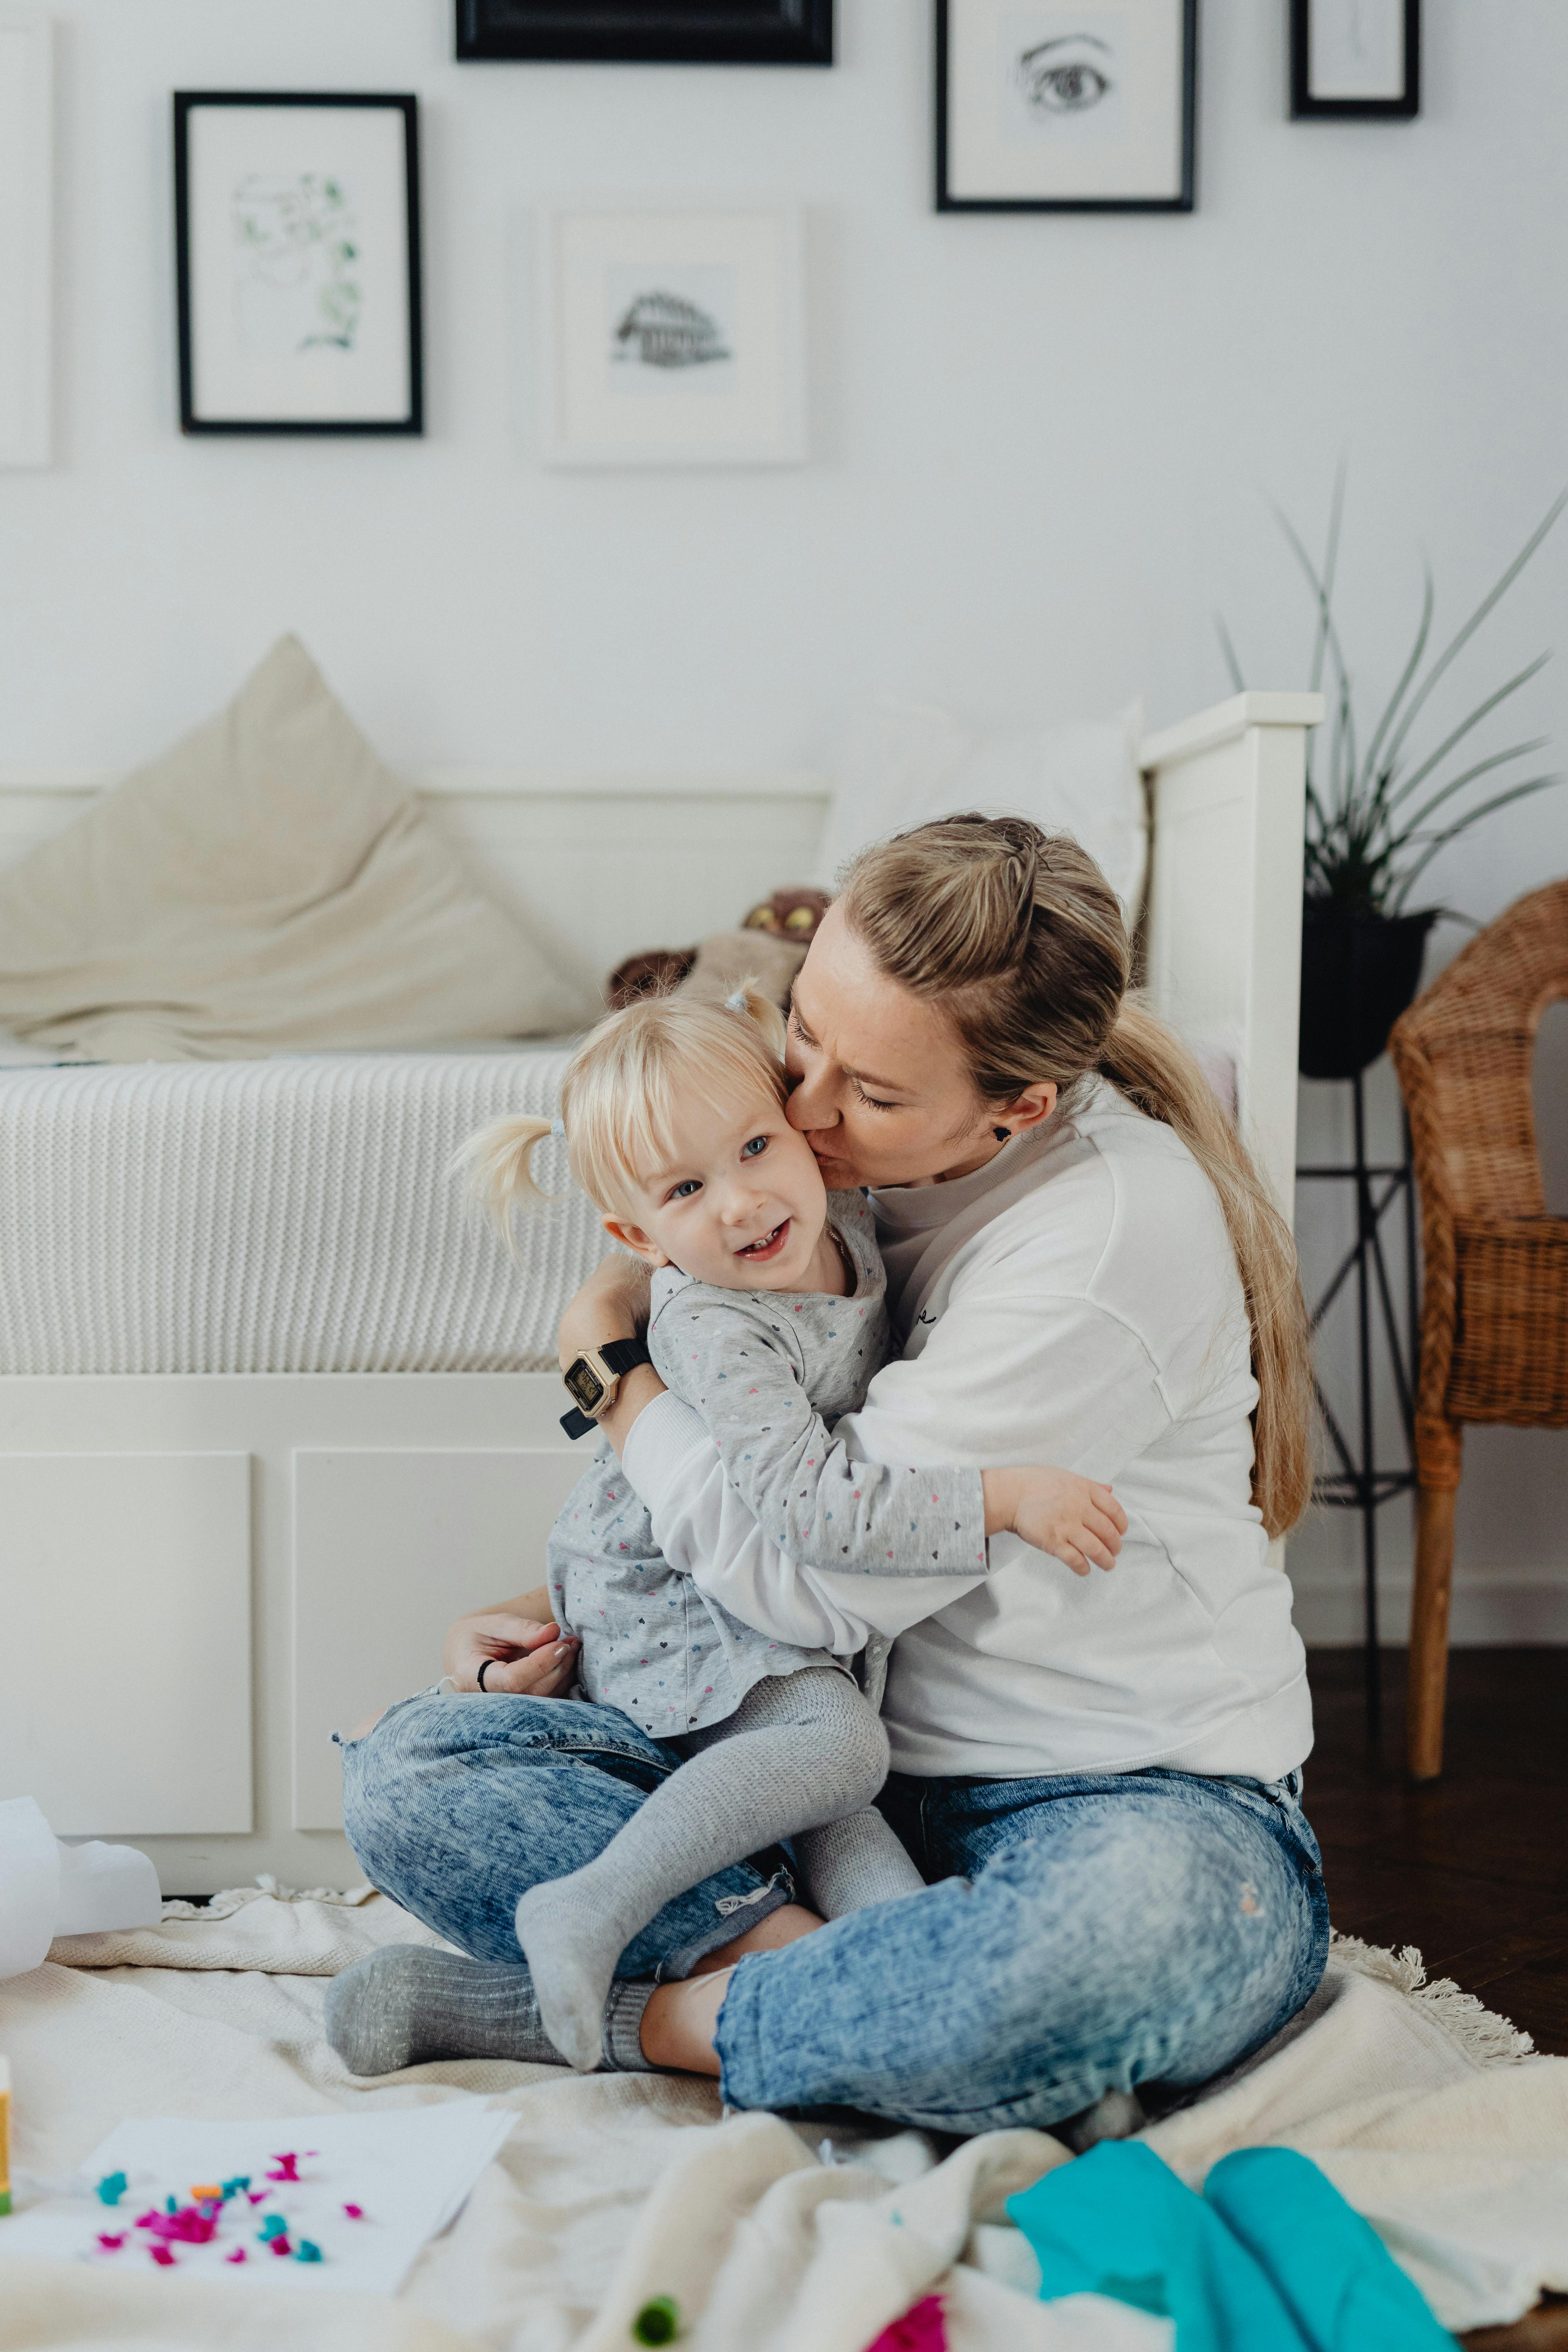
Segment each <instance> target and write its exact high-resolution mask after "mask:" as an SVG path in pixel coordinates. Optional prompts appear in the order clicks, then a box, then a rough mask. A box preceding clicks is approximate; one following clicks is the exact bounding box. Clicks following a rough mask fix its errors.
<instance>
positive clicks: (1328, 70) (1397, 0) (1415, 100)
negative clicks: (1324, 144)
mask: <svg viewBox="0 0 1568 2352" xmlns="http://www.w3.org/2000/svg"><path fill="white" fill-rule="evenodd" d="M1420 111H1421V0H1290V113H1291V116H1292V119H1293V120H1294V121H1298V122H1300V121H1310V119H1311V118H1312V117H1313V116H1314V115H1319V116H1328V117H1330V118H1331V119H1334V120H1338V121H1384V122H1387V121H1405V122H1408V121H1410V120H1411V119H1412V117H1413V116H1415V115H1417V114H1419V113H1420Z"/></svg>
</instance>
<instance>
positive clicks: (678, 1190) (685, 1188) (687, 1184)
mask: <svg viewBox="0 0 1568 2352" xmlns="http://www.w3.org/2000/svg"><path fill="white" fill-rule="evenodd" d="M701 1190H702V1185H701V1181H700V1179H699V1178H698V1177H696V1176H687V1177H685V1178H683V1179H682V1181H681V1182H680V1183H679V1184H677V1185H676V1187H675V1189H674V1190H673V1192H671V1193H670V1196H669V1197H670V1199H671V1200H672V1201H689V1199H690V1198H691V1195H692V1194H693V1192H701Z"/></svg>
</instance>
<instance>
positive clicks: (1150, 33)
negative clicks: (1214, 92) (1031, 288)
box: [936, 0, 1198, 213]
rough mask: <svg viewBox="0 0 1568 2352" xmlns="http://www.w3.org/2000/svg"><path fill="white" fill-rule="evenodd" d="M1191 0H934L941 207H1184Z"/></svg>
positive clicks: (1193, 34)
mask: <svg viewBox="0 0 1568 2352" xmlns="http://www.w3.org/2000/svg"><path fill="white" fill-rule="evenodd" d="M1197 64H1198V0H1120V5H1105V0H1086V5H1083V6H1081V7H1078V8H1073V7H1064V6H1062V5H1059V0H937V10H936V206H937V210H938V211H939V212H944V213H1030V212H1042V213H1128V212H1151V213H1158V212H1168V213H1190V212H1191V211H1192V210H1193V207H1194V201H1195V199H1194V186H1195V155H1196V144H1197Z"/></svg>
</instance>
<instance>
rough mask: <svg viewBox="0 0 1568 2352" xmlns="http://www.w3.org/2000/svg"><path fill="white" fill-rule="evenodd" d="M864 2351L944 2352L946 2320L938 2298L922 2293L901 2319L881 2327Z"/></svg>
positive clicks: (936, 2295) (945, 2349)
mask: <svg viewBox="0 0 1568 2352" xmlns="http://www.w3.org/2000/svg"><path fill="white" fill-rule="evenodd" d="M866 2352H947V2323H946V2321H945V2320H944V2319H943V2317H942V2297H941V2296H940V2295H939V2294H925V2295H922V2296H921V2299H920V2301H919V2303H912V2304H910V2307H909V2309H908V2311H906V2312H905V2313H904V2314H903V2315H902V2317H901V2318H899V2319H895V2320H894V2321H893V2322H892V2324H891V2326H888V2327H884V2328H883V2330H882V2332H881V2334H880V2336H878V2337H877V2338H876V2340H875V2341H874V2342H873V2343H871V2344H868V2346H867V2347H866Z"/></svg>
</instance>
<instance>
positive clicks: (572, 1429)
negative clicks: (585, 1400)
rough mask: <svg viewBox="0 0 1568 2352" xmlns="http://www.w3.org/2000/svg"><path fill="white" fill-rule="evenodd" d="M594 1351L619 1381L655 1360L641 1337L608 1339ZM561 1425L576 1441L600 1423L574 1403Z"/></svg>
mask: <svg viewBox="0 0 1568 2352" xmlns="http://www.w3.org/2000/svg"><path fill="white" fill-rule="evenodd" d="M594 1353H595V1355H596V1356H597V1357H598V1359H599V1360H600V1362H601V1363H602V1364H603V1365H604V1366H605V1370H607V1371H611V1372H614V1374H615V1376H616V1380H617V1381H622V1380H625V1378H626V1374H627V1373H628V1372H631V1371H635V1370H637V1366H638V1365H639V1364H651V1363H652V1361H653V1358H652V1357H651V1356H650V1355H649V1354H648V1351H647V1340H646V1339H606V1340H605V1344H604V1346H603V1347H602V1348H595V1350H594ZM561 1426H562V1428H563V1430H564V1431H565V1432H566V1434H567V1436H568V1437H570V1438H572V1439H573V1440H574V1441H575V1440H576V1439H577V1438H579V1437H586V1436H588V1435H589V1434H590V1433H592V1432H593V1431H595V1430H596V1429H597V1428H598V1426H599V1424H598V1423H597V1422H596V1421H595V1419H594V1416H593V1414H592V1413H587V1412H583V1411H582V1409H581V1407H580V1406H577V1405H574V1406H573V1408H572V1410H571V1412H563V1414H562V1416H561Z"/></svg>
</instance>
